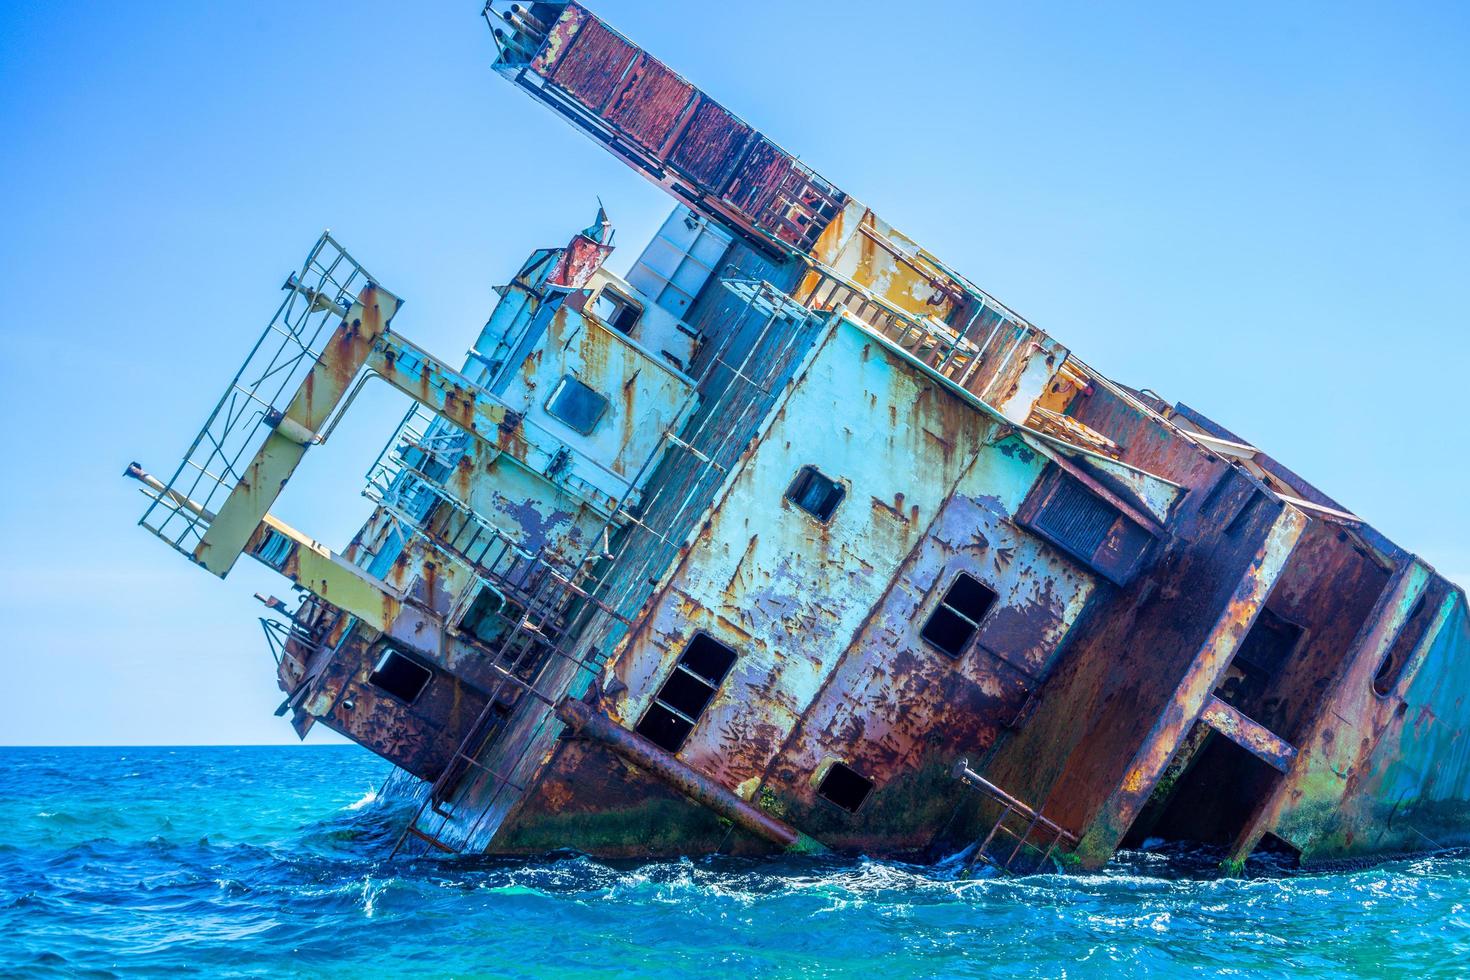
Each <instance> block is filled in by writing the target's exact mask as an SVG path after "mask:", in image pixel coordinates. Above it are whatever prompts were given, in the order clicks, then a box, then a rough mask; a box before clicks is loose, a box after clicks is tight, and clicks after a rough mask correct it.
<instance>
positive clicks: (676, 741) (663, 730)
mask: <svg viewBox="0 0 1470 980" xmlns="http://www.w3.org/2000/svg"><path fill="white" fill-rule="evenodd" d="M634 731H636V732H637V733H638V734H639V735H642V736H643V737H644V738H646V739H648V740H649V741H650V742H652V743H653V744H654V745H657V746H658V747H659V748H661V749H663V750H664V751H665V752H677V751H679V749H681V748H682V747H683V746H684V740H685V739H686V738H688V737H689V733H690V732H692V731H694V723H693V722H691V721H689V719H687V718H680V717H679V716H678V715H676V714H674V713H673V712H672V711H670V710H669V709H668V708H665V707H664V706H663V705H661V704H659V703H658V702H657V701H655V702H654V703H653V704H651V705H649V707H648V710H647V711H645V712H644V713H643V720H642V721H640V722H638V727H637V728H635V729H634Z"/></svg>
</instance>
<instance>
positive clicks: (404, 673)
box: [368, 650, 434, 704]
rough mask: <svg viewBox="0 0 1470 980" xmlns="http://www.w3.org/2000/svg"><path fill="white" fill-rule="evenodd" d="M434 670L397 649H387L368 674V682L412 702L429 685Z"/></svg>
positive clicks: (402, 699)
mask: <svg viewBox="0 0 1470 980" xmlns="http://www.w3.org/2000/svg"><path fill="white" fill-rule="evenodd" d="M433 676H434V672H433V671H431V670H430V669H429V668H427V667H425V666H424V665H423V664H421V663H419V662H417V661H415V660H411V659H409V658H408V657H405V656H404V655H403V654H401V653H399V652H398V651H397V650H387V651H385V652H384V653H383V656H382V657H380V658H378V665H377V666H376V667H374V668H373V672H372V673H371V674H369V675H368V683H369V684H371V685H373V686H374V687H376V688H378V689H379V690H381V691H384V692H386V693H388V694H391V695H393V696H394V697H395V698H397V699H398V700H400V701H403V702H405V703H407V704H413V703H414V701H416V700H418V696H419V695H420V694H422V693H424V688H426V687H428V686H429V680H430V678H432V677H433Z"/></svg>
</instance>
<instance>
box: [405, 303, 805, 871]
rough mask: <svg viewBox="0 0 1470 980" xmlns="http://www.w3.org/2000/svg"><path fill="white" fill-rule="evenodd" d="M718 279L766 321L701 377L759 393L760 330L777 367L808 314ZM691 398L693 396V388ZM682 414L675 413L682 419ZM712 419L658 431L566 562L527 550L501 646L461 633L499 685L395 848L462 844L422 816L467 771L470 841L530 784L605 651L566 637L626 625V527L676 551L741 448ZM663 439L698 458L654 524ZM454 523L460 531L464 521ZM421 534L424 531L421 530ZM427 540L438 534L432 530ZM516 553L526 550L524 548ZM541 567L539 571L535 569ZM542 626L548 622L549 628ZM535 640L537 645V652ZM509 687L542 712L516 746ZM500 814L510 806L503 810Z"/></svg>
mask: <svg viewBox="0 0 1470 980" xmlns="http://www.w3.org/2000/svg"><path fill="white" fill-rule="evenodd" d="M724 285H725V286H726V288H728V289H730V290H731V291H732V292H734V293H735V294H736V295H737V296H739V297H740V298H742V299H745V300H746V301H747V303H746V313H745V314H742V317H741V318H742V319H743V317H744V316H745V315H748V314H749V313H750V311H751V310H756V311H757V312H759V313H760V315H762V316H765V317H766V321H765V325H764V327H763V328H762V330H761V333H760V336H759V338H758V339H757V340H756V342H755V343H753V344H752V346H751V348H750V350H749V351H747V352H746V356H745V359H744V360H743V361H742V363H741V364H740V365H739V366H738V367H737V366H736V365H733V364H729V363H727V362H725V361H724V360H723V355H724V353H725V351H726V349H727V347H728V344H729V342H730V341H731V340H733V338H734V336H735V335H736V334H737V333H738V332H739V331H738V330H736V329H734V328H733V327H732V328H731V329H730V330H729V332H728V333H727V337H726V340H725V345H724V346H722V347H721V348H720V349H719V350H718V351H716V352H714V356H713V357H712V358H711V359H710V361H709V365H708V366H707V368H706V376H707V374H708V372H709V371H712V370H714V368H715V366H716V365H719V366H722V367H723V368H725V369H727V370H730V371H732V372H733V374H734V377H735V378H736V379H739V380H738V382H736V381H732V382H731V384H736V383H738V384H741V385H747V386H750V387H751V388H752V389H759V390H761V391H765V390H766V389H765V387H763V385H762V382H761V381H760V379H753V378H752V377H751V367H752V365H751V363H750V362H751V359H752V356H753V355H754V353H755V352H756V350H757V349H759V348H760V347H761V344H762V343H763V342H764V340H765V338H766V337H768V336H771V335H772V332H773V331H778V330H779V328H778V325H784V326H786V327H787V328H788V329H787V330H785V331H782V332H778V333H776V334H775V335H776V336H778V337H779V343H780V344H781V345H782V346H781V347H780V349H779V351H778V355H779V356H777V357H776V358H774V359H773V363H772V364H770V365H760V366H761V367H762V368H763V369H765V370H768V371H776V370H778V369H779V364H780V363H781V362H782V360H783V359H784V358H786V357H787V356H789V354H790V345H791V343H792V338H794V336H795V335H796V331H795V330H793V329H789V328H790V327H791V322H792V321H793V319H795V318H805V317H808V316H811V315H813V314H812V312H811V311H810V310H807V309H806V308H804V307H802V306H801V305H800V304H798V303H796V302H795V301H794V300H792V299H791V298H790V297H789V296H788V295H787V294H785V293H784V292H782V291H780V290H779V289H776V288H775V287H773V286H771V285H770V284H769V283H764V282H759V281H747V282H732V281H730V280H725V282H724ZM702 380H703V377H702V378H701V381H702ZM767 383H768V382H767ZM695 390H696V392H697V391H698V390H699V387H698V385H696V389H695ZM690 397H691V398H697V397H699V396H698V395H697V394H691V396H690ZM684 414H685V413H679V415H680V417H682V416H683V415H684ZM711 420H712V417H706V418H705V419H704V421H703V422H702V423H701V424H700V425H699V426H698V428H697V430H696V432H695V434H694V435H693V437H692V438H689V439H686V438H682V437H681V435H680V433H679V432H677V431H675V429H674V428H673V427H670V428H668V429H666V430H665V431H664V433H663V434H662V435H663V438H662V439H661V440H660V443H659V446H658V447H657V448H655V449H654V450H653V451H652V452H650V453H649V454H648V456H647V457H646V458H645V459H644V461H643V463H642V465H641V466H640V468H639V470H638V473H637V474H636V475H635V476H634V477H633V479H631V480H630V481H628V484H627V487H626V489H625V491H624V493H623V496H622V498H621V499H620V500H618V501H617V503H616V505H615V506H614V507H613V508H612V511H611V513H610V514H609V516H608V518H607V519H606V521H605V522H604V524H603V526H602V528H601V530H600V531H599V532H598V533H596V534H594V535H593V536H592V539H591V543H590V544H589V546H588V548H587V550H586V552H585V553H584V554H583V556H582V558H581V560H580V561H578V562H576V563H575V564H572V565H569V566H568V567H566V568H558V567H556V563H554V562H550V561H547V560H546V558H545V556H544V555H543V554H539V553H538V554H535V555H528V556H527V557H528V558H529V561H527V562H525V563H524V565H523V566H522V567H521V568H520V569H519V571H518V573H517V578H518V579H519V581H512V582H511V584H512V587H513V588H514V589H516V591H519V592H520V593H521V594H522V595H524V596H526V602H525V606H524V612H523V614H522V615H521V616H520V617H519V619H518V621H517V622H516V624H515V627H514V628H513V629H512V630H510V631H508V633H507V634H506V635H505V636H504V637H503V639H502V642H501V643H500V644H499V646H498V647H497V648H489V647H484V646H482V645H480V644H477V643H475V642H473V640H471V639H470V638H467V637H465V636H464V635H463V634H461V637H460V638H461V639H462V640H464V641H465V642H467V643H469V644H470V645H471V646H476V647H479V648H480V649H482V650H483V651H484V653H485V655H486V656H487V658H488V661H489V663H490V664H491V666H492V668H493V669H494V670H496V671H497V672H498V673H499V675H500V683H499V684H498V685H497V689H496V691H494V692H491V696H490V698H489V699H488V700H487V702H486V706H485V709H484V710H483V711H482V712H481V715H480V717H479V718H477V719H476V721H475V723H474V724H473V725H471V726H470V728H469V729H468V731H467V733H466V735H465V736H464V738H463V740H462V741H461V744H460V745H459V747H458V748H457V749H456V751H455V754H454V756H453V757H452V759H451V762H450V764H449V765H447V766H446V767H445V770H444V771H443V772H442V773H441V774H440V776H439V778H438V779H436V780H435V781H434V783H433V785H432V786H431V787H430V790H429V792H428V793H427V794H425V797H424V799H423V800H422V801H421V802H420V804H419V807H418V810H417V811H416V813H415V814H414V816H413V818H412V819H411V820H410V821H409V823H408V825H407V826H406V827H405V828H404V831H403V833H402V834H401V835H400V836H399V838H398V842H397V843H396V844H395V846H394V848H393V854H394V855H396V854H397V853H398V852H399V850H400V849H401V848H402V847H403V845H404V843H405V842H406V841H407V840H408V839H409V838H414V839H417V840H419V841H421V842H423V843H425V844H427V845H428V846H430V847H432V848H434V849H435V850H439V851H442V852H446V853H457V852H458V850H459V848H458V847H456V846H455V845H453V844H450V843H448V842H446V841H445V840H443V839H442V837H440V836H439V834H436V833H434V832H432V831H430V830H428V829H426V828H424V827H423V826H421V825H420V821H421V820H422V818H423V817H424V816H425V814H426V813H433V814H434V815H436V816H438V817H440V818H441V819H442V820H444V821H445V824H441V833H442V827H443V826H444V825H447V822H448V820H449V819H451V818H452V817H454V816H455V814H454V813H453V812H452V811H447V810H446V809H445V802H446V801H447V799H448V798H449V797H450V795H451V794H454V793H456V792H458V793H459V795H460V797H461V798H464V797H465V796H466V795H468V790H466V788H465V784H463V783H462V782H461V780H462V779H463V778H464V777H465V776H466V775H467V774H468V773H470V772H471V771H472V770H473V771H474V773H475V775H474V778H475V779H476V780H491V781H493V788H492V790H491V792H490V795H489V797H488V799H486V800H484V801H483V802H481V803H480V804H479V805H478V807H477V813H476V814H475V815H474V817H473V820H472V821H471V822H470V823H469V825H468V827H462V828H460V836H461V838H462V839H463V840H465V841H472V840H474V839H475V834H476V832H477V831H478V829H479V827H480V825H481V823H482V822H483V821H484V819H485V818H486V816H487V815H488V814H490V813H491V812H493V811H495V810H496V808H497V807H499V806H501V804H502V802H503V801H504V799H505V794H506V793H507V792H509V793H511V794H513V799H512V800H511V802H510V803H509V804H508V806H513V805H514V802H515V800H518V799H519V798H520V797H521V796H522V795H523V794H524V793H525V792H526V790H527V788H528V787H527V786H526V785H525V784H523V783H521V782H518V781H517V779H516V772H515V770H516V769H517V768H518V767H519V766H520V765H521V764H522V763H523V762H524V760H525V758H526V755H525V753H526V751H528V750H529V749H530V747H531V746H532V745H534V744H535V742H536V739H537V738H538V737H540V735H541V733H542V732H543V731H544V730H545V729H546V727H547V726H548V725H549V724H559V722H556V721H555V715H554V714H553V709H554V708H555V706H556V705H557V704H558V703H559V702H560V701H561V700H562V699H563V698H564V697H566V696H567V694H568V692H569V691H571V690H572V688H573V687H574V685H575V682H576V680H577V679H578V678H579V677H581V676H583V675H584V672H585V673H586V674H587V675H589V678H590V679H591V680H595V679H596V677H597V676H598V675H599V674H600V673H601V671H602V669H603V666H604V655H603V654H602V653H601V652H599V651H598V650H596V649H593V648H591V647H590V646H589V648H588V649H586V650H585V651H583V652H582V654H581V655H580V656H578V655H577V654H575V653H574V652H573V651H572V650H569V649H565V648H564V645H571V646H573V647H575V646H576V645H578V644H579V643H580V642H581V640H582V638H583V637H584V636H585V635H587V634H588V633H589V632H591V630H590V626H591V624H592V623H593V622H594V620H595V619H596V618H597V617H598V616H599V615H604V616H608V617H610V618H612V619H614V620H616V621H618V622H620V623H622V624H624V625H628V624H629V620H628V619H627V618H626V617H625V616H624V615H622V614H621V613H620V612H619V610H620V609H622V608H624V606H625V605H626V604H628V603H629V602H631V601H632V597H630V596H629V595H626V594H622V593H621V592H620V593H619V594H618V595H616V596H614V595H611V594H609V595H602V593H603V592H604V591H606V590H605V589H604V586H605V585H606V583H607V580H608V577H609V575H610V573H611V572H612V571H613V569H614V568H615V567H617V566H618V564H619V562H620V560H621V559H622V558H623V557H624V555H625V552H626V550H627V548H628V547H629V544H630V541H631V540H632V536H631V535H630V534H628V533H626V532H629V531H632V530H635V529H636V530H637V531H639V532H640V533H643V534H646V535H649V536H651V537H652V538H653V539H654V540H656V541H658V542H659V543H660V546H661V549H676V548H677V547H678V546H679V541H676V540H672V536H671V532H672V530H673V528H674V527H675V526H677V524H678V522H679V520H680V519H682V518H683V517H684V516H686V514H687V513H688V512H689V509H690V508H691V507H693V506H697V503H696V501H695V499H694V498H696V497H697V496H698V493H696V492H695V491H696V488H699V487H709V483H710V474H712V473H713V474H714V475H715V477H717V478H722V477H723V474H724V472H725V470H726V467H727V466H728V465H729V463H730V462H731V461H732V459H733V457H734V456H738V454H739V452H740V449H741V447H740V446H738V445H733V444H732V443H731V442H730V440H729V439H728V438H727V436H728V433H727V432H725V431H723V427H722V426H720V425H718V424H717V425H715V426H713V427H711V426H710V425H709V423H710V421H711ZM664 443H667V444H668V449H669V451H671V452H680V453H687V454H688V455H689V457H690V458H691V459H693V460H694V461H695V462H696V465H695V466H694V467H693V469H692V471H690V472H689V473H687V474H685V475H684V477H683V478H682V479H681V480H679V481H676V484H677V485H674V486H670V487H663V486H661V487H659V488H658V490H657V492H656V494H655V497H657V496H660V495H663V494H666V493H667V494H669V495H670V502H671V503H672V504H674V505H675V506H672V507H670V508H669V509H668V510H667V511H666V512H661V516H662V517H663V518H664V519H663V520H661V521H660V522H659V524H660V526H659V527H656V528H655V527H651V526H649V524H647V523H645V521H644V520H643V517H645V516H646V515H647V514H648V513H649V510H650V501H649V500H644V501H642V502H641V504H640V506H639V508H638V510H637V512H635V511H634V510H633V509H632V507H631V501H632V499H633V498H634V497H635V495H637V494H639V493H640V489H639V488H641V487H642V485H643V483H644V480H645V478H646V477H647V476H648V475H649V473H650V472H651V471H652V470H653V469H654V468H655V467H656V466H657V465H658V464H659V462H660V461H661V460H662V459H663V458H664V456H665V447H664ZM716 456H719V457H721V458H724V459H725V461H724V462H723V463H722V462H720V461H719V460H718V459H716ZM727 457H728V458H727ZM424 478H425V475H424V474H423V473H421V472H420V473H413V472H406V475H405V477H404V479H405V481H418V480H421V479H424ZM427 485H428V487H429V492H430V493H435V494H442V499H444V500H445V501H446V502H447V503H448V505H449V506H450V507H452V508H454V509H455V510H456V511H457V512H459V513H461V514H463V515H464V517H465V519H466V520H468V521H470V522H473V523H475V524H476V525H483V529H484V531H485V532H486V533H489V534H493V535H498V536H502V537H504V532H501V531H499V530H498V529H496V528H494V527H493V526H492V525H490V524H489V523H488V522H485V521H484V520H483V518H480V517H479V516H478V515H476V514H475V513H474V511H473V510H472V509H470V508H469V507H468V506H467V505H465V504H464V503H463V502H461V501H459V500H458V499H457V498H456V497H455V496H454V495H453V494H452V493H448V492H447V491H446V490H444V488H443V487H439V486H437V485H436V484H435V482H434V481H432V480H429V481H428V483H427ZM385 506H386V505H385ZM411 523H417V522H411ZM420 530H422V529H420ZM619 530H622V531H623V532H625V533H623V534H621V535H619V536H618V538H617V541H616V544H615V545H614V546H613V551H614V552H615V553H609V551H608V543H609V541H610V540H612V536H613V534H614V532H617V531H619ZM460 531H461V533H462V531H463V528H461V529H460ZM423 533H425V534H426V535H427V532H426V531H425V532H423ZM430 539H431V540H434V539H433V537H432V536H430ZM473 540H474V538H473V537H472V538H471V539H470V541H471V542H473ZM436 543H437V542H436ZM472 547H473V545H472V544H462V545H458V546H456V550H461V551H468V550H469V549H470V548H472ZM659 553H662V552H661V550H660V549H649V555H648V557H647V558H645V560H644V562H642V563H640V564H639V567H638V574H637V575H634V576H628V582H629V583H632V582H635V581H639V580H642V579H645V578H646V575H647V573H648V571H649V569H650V566H651V564H652V563H653V562H654V560H655V558H654V556H655V554H659ZM482 554H483V552H482ZM521 554H523V555H525V554H526V553H525V552H521ZM472 567H473V566H472ZM538 569H541V570H544V571H542V572H541V573H540V574H538ZM615 591H616V590H615ZM548 626H549V627H551V628H550V629H548V628H547V627H548ZM538 647H540V648H541V649H540V651H539V652H538V651H537V648H538ZM532 654H535V655H534V656H533V655H532ZM528 662H529V663H531V664H533V665H534V666H535V670H534V673H533V675H531V676H522V675H521V674H520V672H519V671H516V672H512V671H511V670H509V669H507V668H506V667H505V666H504V665H505V664H514V665H522V664H525V663H528ZM558 666H559V667H560V668H561V669H560V672H559V673H558V671H557V670H554V669H553V668H554V667H558ZM506 687H511V688H515V689H517V692H518V693H517V707H518V708H519V709H520V710H527V711H540V712H541V717H540V718H539V720H537V721H536V722H535V724H534V726H532V727H531V728H530V729H529V730H527V731H526V732H525V733H524V734H523V737H522V738H521V739H520V743H521V744H519V745H516V744H512V745H505V744H493V743H494V739H495V736H496V734H497V729H496V725H497V723H498V722H497V719H496V718H495V717H494V716H495V713H496V705H497V703H498V699H499V697H500V694H501V693H503V691H504V689H505V688H506ZM492 745H493V747H492V748H491V750H490V758H491V761H490V762H487V761H486V758H485V756H486V753H485V749H486V748H487V747H489V746H492ZM497 763H498V764H497ZM504 812H509V810H508V808H507V809H506V810H505V811H504Z"/></svg>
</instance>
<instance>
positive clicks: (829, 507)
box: [786, 466, 847, 524]
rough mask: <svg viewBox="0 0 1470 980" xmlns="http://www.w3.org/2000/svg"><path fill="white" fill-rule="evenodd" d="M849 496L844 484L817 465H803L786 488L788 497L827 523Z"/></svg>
mask: <svg viewBox="0 0 1470 980" xmlns="http://www.w3.org/2000/svg"><path fill="white" fill-rule="evenodd" d="M845 496H847V490H846V488H845V487H843V486H842V484H840V483H838V482H837V481H836V480H833V479H832V478H830V477H828V476H824V475H823V474H822V473H821V472H820V471H818V470H817V468H816V467H815V466H803V467H802V468H801V470H800V471H799V472H798V473H797V474H796V479H794V480H792V481H791V486H790V487H788V488H787V489H786V499H787V500H789V501H791V502H792V503H793V504H795V505H796V506H798V507H800V508H801V509H802V510H804V511H806V512H807V513H808V514H810V515H812V516H813V517H815V518H816V519H817V520H819V521H821V522H822V523H823V524H826V523H827V522H828V521H830V520H831V519H832V515H833V514H834V513H836V511H837V505H838V504H840V503H842V498H843V497H845Z"/></svg>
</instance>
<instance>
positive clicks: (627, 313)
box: [592, 286, 643, 334]
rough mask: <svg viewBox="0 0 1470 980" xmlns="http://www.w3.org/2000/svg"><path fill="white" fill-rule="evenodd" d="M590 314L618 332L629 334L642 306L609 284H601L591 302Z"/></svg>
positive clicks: (636, 322) (636, 323) (635, 323)
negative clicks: (600, 288)
mask: <svg viewBox="0 0 1470 980" xmlns="http://www.w3.org/2000/svg"><path fill="white" fill-rule="evenodd" d="M592 315H593V316H595V317H597V319H599V320H601V321H602V322H603V323H605V324H607V325H608V326H609V327H612V328H613V329H614V330H616V331H618V332H619V333H625V334H631V333H632V332H633V328H634V327H635V326H637V325H638V318H639V317H640V316H642V315H643V308H642V307H641V306H639V305H638V304H637V303H635V302H634V301H633V300H631V299H629V298H628V297H627V296H624V295H623V294H622V293H620V292H618V291H617V290H615V289H613V288H612V287H611V286H603V287H602V292H600V293H598V294H597V299H596V300H595V301H593V303H592Z"/></svg>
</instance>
